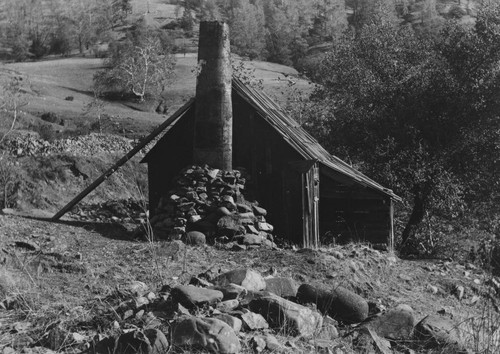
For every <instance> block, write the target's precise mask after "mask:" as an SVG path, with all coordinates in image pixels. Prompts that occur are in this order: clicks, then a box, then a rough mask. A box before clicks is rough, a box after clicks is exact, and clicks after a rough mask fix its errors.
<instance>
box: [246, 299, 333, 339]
mask: <svg viewBox="0 0 500 354" xmlns="http://www.w3.org/2000/svg"><path fill="white" fill-rule="evenodd" d="M249 307H250V310H252V311H253V312H256V313H260V314H261V315H262V316H264V318H265V319H266V320H267V322H268V323H269V325H270V326H271V328H275V329H280V330H284V331H285V332H287V333H289V334H290V335H293V336H302V337H311V336H313V335H314V334H315V333H316V332H317V331H318V330H319V329H320V328H321V326H322V324H323V318H322V316H321V314H320V313H318V312H316V311H314V310H311V309H309V308H307V307H304V306H302V305H299V304H296V303H294V302H291V301H288V300H285V299H283V298H281V297H279V296H277V295H274V294H272V293H266V294H262V295H261V296H259V297H257V298H255V299H253V300H252V301H250V303H249Z"/></svg>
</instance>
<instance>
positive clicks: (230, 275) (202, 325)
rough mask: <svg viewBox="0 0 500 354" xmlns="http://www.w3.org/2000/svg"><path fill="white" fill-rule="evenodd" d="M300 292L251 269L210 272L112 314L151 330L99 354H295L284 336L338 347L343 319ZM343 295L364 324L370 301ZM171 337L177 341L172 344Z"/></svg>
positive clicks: (102, 346) (112, 341)
mask: <svg viewBox="0 0 500 354" xmlns="http://www.w3.org/2000/svg"><path fill="white" fill-rule="evenodd" d="M298 290H300V288H299V287H298V286H297V284H296V283H295V281H294V280H293V279H291V278H286V277H268V278H264V277H263V276H262V275H261V274H260V273H259V272H257V271H255V270H252V269H236V270H232V271H229V272H226V273H221V274H216V273H214V272H210V271H209V272H206V273H203V274H200V275H199V276H198V277H193V278H192V279H191V281H190V284H188V285H177V286H174V287H169V286H164V287H163V288H162V290H160V292H159V294H157V295H156V294H154V293H151V292H149V293H148V291H147V289H143V292H142V294H138V295H137V296H136V297H134V298H133V299H131V300H127V301H123V302H122V303H120V304H118V305H117V306H115V307H114V308H113V313H115V314H117V315H118V316H119V321H125V320H129V321H130V320H137V319H147V321H144V322H145V323H148V325H147V326H146V328H144V329H142V330H141V331H135V333H136V334H135V335H132V334H130V333H125V334H122V335H120V336H116V337H114V338H105V339H102V340H101V341H99V342H97V343H94V344H93V348H92V350H94V352H95V353H108V351H109V350H110V349H111V351H109V352H112V348H116V346H124V347H127V346H131V347H134V348H143V347H144V348H148V350H147V351H145V352H144V353H163V352H164V351H159V350H157V349H155V348H156V347H157V346H159V347H161V348H162V350H166V349H167V348H171V349H174V350H175V349H183V350H189V351H192V350H202V351H203V350H208V351H210V352H216V353H239V352H240V351H241V350H242V348H243V347H248V346H250V347H252V348H253V349H254V350H255V351H256V352H262V351H263V350H264V349H268V350H269V351H271V352H276V353H279V352H286V351H287V352H290V350H292V351H293V348H294V347H293V346H294V344H293V343H292V342H290V341H288V343H287V342H286V341H284V340H279V339H278V338H277V337H278V336H281V337H286V338H291V337H296V338H303V339H305V340H311V343H319V341H318V339H319V338H322V339H323V340H324V341H326V342H328V343H329V345H331V344H332V343H333V341H334V340H335V339H336V338H338V331H337V328H336V326H337V325H338V323H337V320H339V321H342V320H343V317H342V315H338V317H337V318H336V319H334V318H332V317H330V316H329V315H328V313H326V312H324V313H323V314H322V313H321V312H320V311H318V310H317V309H315V306H314V305H310V304H309V302H310V301H309V300H307V303H304V304H299V303H298V302H297V291H298ZM335 296H336V295H335ZM342 296H345V299H339V300H338V302H337V305H338V306H343V304H344V303H345V304H346V306H352V304H354V303H356V304H357V305H359V306H360V308H359V309H357V308H353V311H354V312H356V313H357V314H358V315H359V316H360V317H358V318H357V319H359V320H360V321H361V320H364V319H365V318H366V317H367V316H368V304H367V303H366V301H364V300H363V299H361V298H360V297H359V296H358V295H356V294H354V293H352V292H350V291H348V290H345V293H344V294H342ZM351 298H354V299H355V300H354V301H351V300H350V299H351ZM312 302H313V303H314V302H315V300H312ZM165 322H166V323H171V326H170V327H169V328H168V329H167V330H166V331H165V330H163V333H162V332H160V331H158V329H160V328H164V327H162V323H165ZM167 331H168V332H167ZM158 332H159V333H158ZM153 334H154V335H153ZM137 338H142V339H141V340H137ZM151 338H154V340H153V341H152V339H151ZM157 338H161V341H158V340H157ZM166 338H171V343H169V342H168V341H167V340H166ZM313 338H314V340H313ZM146 339H147V340H146ZM154 343H156V344H154ZM311 345H313V346H315V345H316V344H311ZM295 349H296V348H295Z"/></svg>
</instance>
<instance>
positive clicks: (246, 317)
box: [241, 311, 269, 331]
mask: <svg viewBox="0 0 500 354" xmlns="http://www.w3.org/2000/svg"><path fill="white" fill-rule="evenodd" d="M241 321H242V322H243V325H244V326H245V328H247V329H250V330H252V331H253V330H257V329H266V328H269V324H268V323H267V321H266V319H265V318H264V317H262V315H260V314H258V313H254V312H251V311H247V312H245V313H244V314H242V315H241Z"/></svg>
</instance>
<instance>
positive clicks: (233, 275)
mask: <svg viewBox="0 0 500 354" xmlns="http://www.w3.org/2000/svg"><path fill="white" fill-rule="evenodd" d="M214 282H215V284H217V285H219V286H225V285H228V284H231V283H232V284H236V285H241V286H242V287H244V288H245V289H247V290H249V291H261V290H264V289H265V288H266V281H265V280H264V278H263V277H262V275H260V273H258V272H256V271H254V270H252V269H236V270H233V271H230V272H227V273H224V274H221V275H220V276H218V277H217V278H216V279H215V280H214Z"/></svg>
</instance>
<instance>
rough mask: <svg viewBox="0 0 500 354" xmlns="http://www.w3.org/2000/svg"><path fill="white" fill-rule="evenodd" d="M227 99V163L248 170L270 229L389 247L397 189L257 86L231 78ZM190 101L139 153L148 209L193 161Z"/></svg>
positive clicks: (296, 238) (310, 241)
mask: <svg viewBox="0 0 500 354" xmlns="http://www.w3.org/2000/svg"><path fill="white" fill-rule="evenodd" d="M231 100H232V110H233V132H232V133H233V147H232V149H233V166H235V167H236V168H237V167H243V168H245V169H246V170H247V171H248V172H249V173H250V175H251V177H252V181H253V183H252V190H253V192H254V194H255V199H256V200H258V201H259V203H260V204H261V205H262V206H263V207H265V208H266V209H267V211H268V220H269V222H270V223H271V224H273V225H274V227H275V232H274V233H275V234H276V235H278V236H281V237H284V238H286V239H287V240H289V241H290V242H291V243H294V244H298V245H301V246H303V247H317V246H318V245H319V244H320V240H321V241H323V242H332V241H333V238H335V240H336V241H337V242H339V241H347V240H357V241H368V242H371V243H385V244H388V245H389V247H392V244H393V239H394V232H393V222H394V221H393V203H394V201H397V200H400V198H399V197H398V196H397V195H395V194H394V193H393V192H392V191H391V190H390V189H387V188H384V187H383V186H381V185H380V184H378V183H376V182H375V181H373V180H372V179H370V178H368V177H367V176H365V175H363V174H362V173H360V172H359V171H357V170H355V169H354V168H352V167H351V166H350V165H348V164H347V163H345V162H343V161H342V160H340V159H339V158H337V157H335V156H333V155H331V154H329V153H328V152H327V151H326V150H325V149H324V148H323V147H322V146H321V145H320V144H319V143H318V142H317V141H316V140H315V139H314V138H313V137H312V136H311V135H310V134H308V133H307V132H306V131H305V130H304V129H303V128H302V127H301V126H300V125H299V124H298V123H297V122H295V121H294V120H293V119H291V118H290V117H289V116H287V115H286V114H285V113H284V112H283V111H282V110H281V109H280V108H279V107H278V106H277V105H276V104H275V103H274V102H273V101H272V100H271V99H270V98H269V97H268V96H267V95H265V94H264V93H263V92H262V91H260V90H259V91H257V90H255V89H254V88H251V87H249V86H247V85H245V84H244V83H242V82H241V81H239V80H237V79H233V81H232V94H231ZM195 108H196V98H195V99H194V100H192V101H190V103H189V104H187V105H186V106H184V107H183V108H182V111H181V112H179V113H177V115H178V118H177V119H176V120H175V121H174V122H173V123H172V124H171V125H170V126H169V127H168V128H167V129H168V131H167V132H166V133H165V134H164V136H163V137H162V138H161V139H160V140H159V141H158V142H157V144H156V145H155V146H154V147H153V148H152V149H151V150H150V151H149V153H148V154H147V155H146V156H145V157H144V159H143V162H145V163H147V164H148V175H149V205H150V209H151V212H153V213H154V209H155V206H157V205H158V202H159V200H160V198H161V197H162V196H163V195H165V196H166V195H167V193H168V191H169V190H171V189H172V180H173V178H174V176H175V175H176V174H177V173H178V172H179V171H180V170H181V169H182V168H184V167H186V166H188V165H190V164H193V144H194V141H193V140H194V134H193V131H194V122H195Z"/></svg>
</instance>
